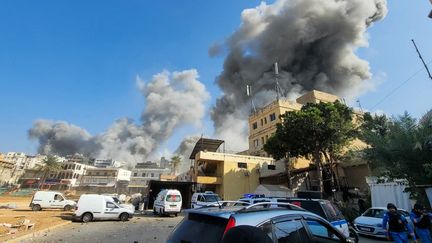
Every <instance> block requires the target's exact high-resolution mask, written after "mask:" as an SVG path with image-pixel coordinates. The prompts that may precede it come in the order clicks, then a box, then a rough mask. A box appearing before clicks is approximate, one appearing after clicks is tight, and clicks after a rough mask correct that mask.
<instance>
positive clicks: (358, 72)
mask: <svg viewBox="0 0 432 243" xmlns="http://www.w3.org/2000/svg"><path fill="white" fill-rule="evenodd" d="M386 13H387V6H386V1H385V0H326V1H322V0H276V2H275V3H273V4H270V5H268V4H266V3H264V2H263V3H261V4H260V5H259V6H258V7H256V8H254V9H246V10H244V11H243V12H242V15H241V20H242V22H241V25H240V27H239V28H238V29H237V30H236V31H235V32H234V33H233V34H232V35H231V36H230V37H229V38H228V39H227V40H226V41H225V42H224V43H223V44H220V45H218V44H215V45H214V46H212V47H211V48H210V50H209V53H210V55H217V54H221V51H224V50H225V51H227V57H226V59H225V62H224V66H223V71H222V73H221V74H220V75H219V77H218V78H217V84H218V85H219V87H220V88H221V89H222V91H223V93H224V95H223V96H222V97H220V98H219V99H218V100H217V102H216V106H215V107H214V109H213V111H212V119H213V121H214V124H215V128H216V133H217V134H219V135H220V136H219V137H221V138H223V139H225V140H228V141H227V146H229V147H230V148H234V149H241V148H246V147H247V146H245V142H246V139H244V138H245V137H246V136H245V132H246V127H245V125H243V124H246V123H245V120H246V119H247V117H248V114H249V111H250V108H251V107H250V100H249V98H248V97H247V96H246V92H245V91H246V84H249V85H252V87H253V91H254V96H253V99H254V101H255V103H256V104H257V105H259V106H260V105H264V104H267V103H269V102H270V101H272V100H274V99H275V98H276V92H275V75H274V72H273V63H275V62H278V64H279V75H278V77H277V78H278V81H279V84H280V87H281V89H282V90H283V91H284V95H285V96H287V97H297V96H299V95H300V94H302V93H305V92H306V91H310V90H313V89H317V90H321V91H325V92H329V93H333V94H336V95H339V96H342V97H348V98H349V97H355V96H357V95H359V94H361V93H362V92H365V91H367V89H368V88H369V87H370V84H368V82H367V81H365V80H369V79H371V73H370V71H369V64H368V62H367V61H365V60H362V59H360V58H359V57H358V56H357V55H356V53H355V51H356V50H357V48H359V47H365V46H367V45H368V40H367V35H366V30H367V28H368V27H369V26H370V25H371V24H372V23H373V22H375V21H377V20H380V19H382V18H383V17H384V16H385V15H386ZM239 127H240V128H239ZM239 138H240V139H239ZM236 145H237V146H236Z"/></svg>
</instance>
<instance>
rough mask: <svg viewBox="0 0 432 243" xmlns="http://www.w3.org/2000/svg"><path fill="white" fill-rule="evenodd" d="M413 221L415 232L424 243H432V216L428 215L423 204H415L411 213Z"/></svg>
mask: <svg viewBox="0 0 432 243" xmlns="http://www.w3.org/2000/svg"><path fill="white" fill-rule="evenodd" d="M410 218H411V221H412V222H413V223H414V228H415V232H416V233H417V236H418V238H419V239H420V241H421V242H422V243H432V237H431V232H430V227H431V220H432V214H431V213H427V212H426V211H425V208H424V207H423V205H421V204H418V203H416V204H414V208H413V210H412V211H411V213H410Z"/></svg>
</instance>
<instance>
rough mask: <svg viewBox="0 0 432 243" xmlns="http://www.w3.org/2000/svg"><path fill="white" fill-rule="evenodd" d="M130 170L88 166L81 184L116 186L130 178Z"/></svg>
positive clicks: (125, 182) (127, 181)
mask: <svg viewBox="0 0 432 243" xmlns="http://www.w3.org/2000/svg"><path fill="white" fill-rule="evenodd" d="M131 174H132V172H131V171H130V170H125V169H119V168H90V169H87V171H86V174H85V175H84V176H83V179H82V183H81V184H80V185H81V186H94V187H117V186H119V185H120V184H122V185H123V184H127V183H129V181H130V179H131Z"/></svg>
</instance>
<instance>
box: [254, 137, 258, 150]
mask: <svg viewBox="0 0 432 243" xmlns="http://www.w3.org/2000/svg"><path fill="white" fill-rule="evenodd" d="M258 145H259V144H258V139H255V140H254V146H255V148H256V147H258Z"/></svg>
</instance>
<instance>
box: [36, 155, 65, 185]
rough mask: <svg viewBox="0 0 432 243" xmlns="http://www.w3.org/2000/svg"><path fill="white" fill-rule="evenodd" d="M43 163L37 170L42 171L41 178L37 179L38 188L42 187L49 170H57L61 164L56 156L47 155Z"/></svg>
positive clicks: (60, 167)
mask: <svg viewBox="0 0 432 243" xmlns="http://www.w3.org/2000/svg"><path fill="white" fill-rule="evenodd" d="M42 163H43V165H41V166H40V167H39V168H38V170H39V171H40V172H43V177H42V180H40V181H39V186H38V187H39V188H41V187H42V185H43V183H44V182H45V180H46V178H47V177H48V174H49V173H50V172H57V171H60V170H61V169H62V165H61V163H60V162H58V159H57V157H54V156H51V155H48V156H47V157H46V158H45V159H44V160H43V161H42Z"/></svg>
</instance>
